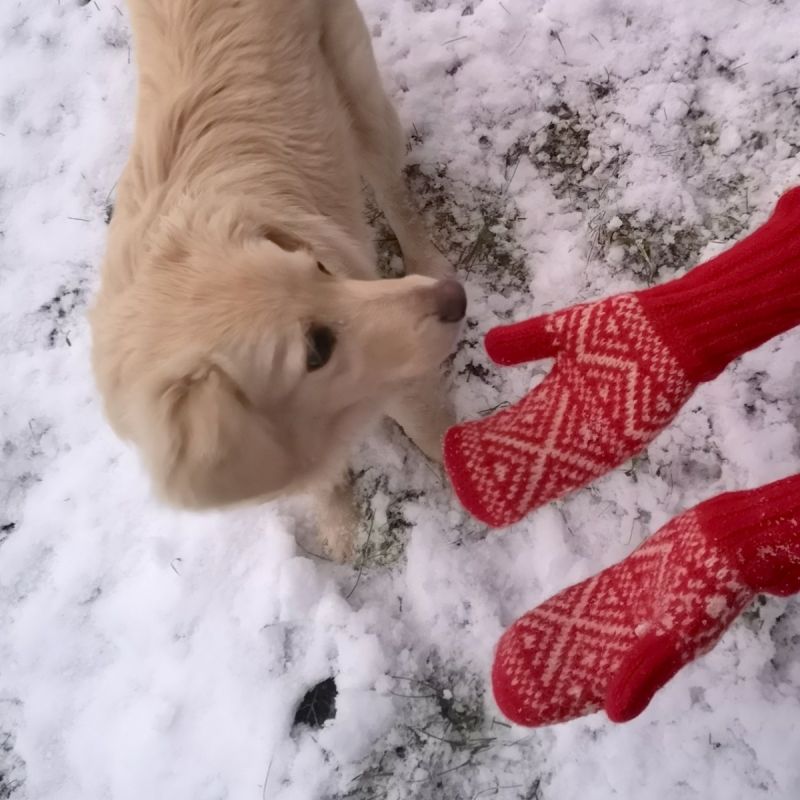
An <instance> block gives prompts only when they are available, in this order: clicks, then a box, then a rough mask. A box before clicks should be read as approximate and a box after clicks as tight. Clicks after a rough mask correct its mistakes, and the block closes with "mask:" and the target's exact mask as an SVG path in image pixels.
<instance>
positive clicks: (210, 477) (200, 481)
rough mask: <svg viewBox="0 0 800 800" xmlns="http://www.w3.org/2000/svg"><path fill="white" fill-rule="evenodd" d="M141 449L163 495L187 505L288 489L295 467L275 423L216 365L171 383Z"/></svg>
mask: <svg viewBox="0 0 800 800" xmlns="http://www.w3.org/2000/svg"><path fill="white" fill-rule="evenodd" d="M158 403H159V408H158V412H157V417H158V419H157V425H156V430H154V431H152V434H151V435H150V436H149V437H148V438H149V442H148V444H149V446H147V447H145V450H146V452H147V454H148V456H149V460H150V462H151V467H152V469H153V472H154V474H155V475H157V476H158V477H159V484H160V488H161V490H162V493H163V494H164V496H165V498H166V499H167V500H169V501H171V502H174V503H177V504H179V505H182V506H188V507H192V508H203V507H210V506H216V505H224V504H228V503H235V502H238V501H241V500H245V499H250V498H255V497H258V496H264V495H269V494H271V493H273V492H278V491H280V490H282V489H284V488H286V487H287V486H288V485H289V484H290V483H291V482H292V481H293V480H294V479H295V478H296V469H295V465H294V464H293V460H292V458H291V456H290V453H289V452H288V449H287V448H286V447H285V446H284V444H283V443H282V442H281V440H280V437H279V435H278V431H277V428H276V426H274V425H273V424H272V423H271V421H270V420H269V419H268V418H267V416H266V415H265V414H263V413H261V412H259V411H258V409H255V408H254V407H253V406H252V404H251V403H250V402H249V400H248V398H247V397H246V396H245V394H244V393H243V392H242V390H241V389H240V388H239V386H238V385H237V384H236V382H235V381H234V380H233V379H232V378H231V377H230V376H229V375H228V374H227V373H226V372H225V371H224V370H223V369H221V368H220V367H218V366H209V367H206V368H203V369H201V370H197V371H195V372H194V373H192V374H191V375H188V376H186V377H185V378H183V379H182V380H179V381H175V382H173V383H171V384H170V385H169V386H168V387H167V388H166V389H165V390H164V391H163V392H162V393H161V396H160V398H159V400H158Z"/></svg>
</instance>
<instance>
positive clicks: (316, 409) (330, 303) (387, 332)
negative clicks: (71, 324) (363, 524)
mask: <svg viewBox="0 0 800 800" xmlns="http://www.w3.org/2000/svg"><path fill="white" fill-rule="evenodd" d="M142 262H143V263H140V264H138V265H137V269H136V272H135V277H134V279H133V281H132V282H131V283H130V285H128V286H127V287H125V288H124V289H121V290H119V291H114V292H112V291H109V290H106V289H104V290H103V291H102V292H101V295H100V298H99V300H98V303H97V304H96V307H95V309H94V310H93V314H92V322H93V334H94V366H95V373H96V375H97V379H98V383H99V385H100V388H101V391H102V393H103V395H104V398H105V402H106V409H107V412H108V415H109V417H110V419H111V421H112V424H113V425H114V427H115V429H116V430H117V431H118V432H119V433H120V434H121V435H122V436H124V437H125V438H129V439H131V440H133V441H134V442H135V443H136V444H137V446H138V447H139V449H140V450H141V452H142V454H143V456H144V460H145V463H146V464H147V466H148V468H149V470H150V472H151V474H152V475H153V477H154V480H155V484H156V487H157V488H158V490H159V491H160V493H161V494H162V495H163V496H164V497H166V499H168V500H170V501H171V502H174V503H177V504H179V505H183V506H188V507H206V506H213V505H222V504H226V503H233V502H238V501H242V500H246V499H250V498H256V497H268V496H271V495H276V494H279V493H283V492H287V491H292V490H294V489H297V488H302V485H303V483H304V482H305V481H307V480H309V479H311V478H313V477H315V476H318V475H319V474H320V473H321V472H323V471H325V470H326V469H328V468H329V466H330V465H331V463H332V462H335V461H336V460H337V459H340V458H341V456H342V450H343V448H345V447H346V446H347V444H348V443H349V442H350V441H351V440H352V437H353V434H354V433H355V429H357V428H358V427H359V426H360V425H363V424H364V423H365V422H368V421H370V417H371V416H372V415H373V414H374V410H376V409H379V408H380V406H381V402H382V401H383V400H384V399H386V398H387V397H389V396H391V395H392V394H393V393H395V392H398V391H402V389H403V386H404V385H405V384H406V383H407V382H408V381H410V380H413V379H415V378H417V377H420V376H422V375H424V374H425V373H429V372H430V371H431V370H433V369H435V368H436V367H437V366H438V365H439V364H440V363H441V362H442V361H443V360H444V359H445V358H446V357H447V356H448V354H449V353H450V352H451V350H452V348H453V346H454V344H455V341H456V338H457V335H458V330H459V324H458V323H459V322H460V320H461V319H462V318H463V316H464V312H465V308H466V299H465V295H464V291H463V289H462V288H461V286H460V285H459V284H458V283H456V282H455V281H436V280H433V279H431V278H423V277H417V276H414V277H405V278H400V279H395V280H353V279H351V278H348V277H346V276H345V275H344V274H341V273H340V272H339V271H338V270H337V268H336V266H334V265H331V264H326V263H325V262H323V261H322V260H320V258H319V256H318V254H316V253H314V252H312V251H311V250H310V249H308V248H306V247H304V246H302V245H301V244H300V243H298V242H297V241H295V240H293V239H292V238H291V237H284V236H280V235H277V236H276V235H271V236H267V235H264V234H261V235H247V234H246V233H245V234H242V235H225V236H222V237H220V236H215V235H212V234H208V235H205V236H201V237H197V236H192V237H188V236H187V235H186V234H184V233H180V232H175V231H173V232H172V233H170V234H169V235H165V236H164V237H162V240H161V243H160V245H159V246H158V247H154V248H152V249H151V250H150V251H149V252H148V253H147V255H146V257H144V258H143V260H142Z"/></svg>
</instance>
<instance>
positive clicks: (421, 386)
mask: <svg viewBox="0 0 800 800" xmlns="http://www.w3.org/2000/svg"><path fill="white" fill-rule="evenodd" d="M387 413H388V415H389V416H390V417H391V418H392V419H393V420H394V421H395V422H396V423H397V424H398V425H399V426H400V427H401V428H402V429H403V431H405V433H406V435H407V436H408V437H409V439H411V441H412V442H414V444H415V445H416V446H417V447H419V449H420V450H422V452H423V453H425V455H426V456H428V458H430V459H431V460H433V461H436V462H439V463H440V462H441V461H442V442H443V441H444V434H445V431H446V430H447V429H448V428H449V427H450V426H451V425H453V424H454V423H455V414H454V412H453V406H452V404H451V402H450V399H449V398H448V396H447V392H446V390H445V383H444V378H443V376H442V375H441V374H440V372H439V371H438V370H437V371H436V372H435V373H432V374H430V375H427V376H425V377H424V378H419V379H417V380H416V381H412V382H411V383H410V384H409V385H407V386H406V387H404V388H403V390H402V391H401V392H400V393H398V394H397V395H396V396H395V397H393V398H392V400H391V401H390V403H389V406H388V408H387Z"/></svg>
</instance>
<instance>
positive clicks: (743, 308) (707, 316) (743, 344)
mask: <svg viewBox="0 0 800 800" xmlns="http://www.w3.org/2000/svg"><path fill="white" fill-rule="evenodd" d="M637 296H638V298H639V300H640V302H641V305H642V308H643V309H644V311H645V313H646V314H647V317H648V319H649V320H650V321H651V323H652V324H653V326H654V328H655V329H656V330H657V331H658V332H659V333H660V334H661V336H662V338H663V339H664V340H665V341H666V342H667V343H668V345H669V346H670V349H671V350H672V353H673V355H674V356H675V358H676V359H677V360H678V362H679V363H680V364H681V366H682V367H683V368H684V370H685V371H686V375H687V377H688V378H689V380H691V381H692V382H695V383H700V382H702V381H708V380H711V379H712V378H715V377H716V376H717V375H719V373H720V372H722V370H723V369H724V368H725V367H726V366H727V365H728V364H729V363H730V362H731V361H733V360H734V359H735V358H737V357H738V356H740V355H742V354H743V353H746V352H747V351H748V350H752V349H754V348H756V347H758V346H759V345H761V344H763V343H764V342H766V341H768V340H769V339H771V338H772V337H774V336H777V335H778V334H780V333H783V332H784V331H787V330H789V329H790V328H793V327H794V326H795V325H798V324H800V188H796V189H792V190H791V191H789V192H787V193H786V194H785V195H783V197H781V199H780V200H779V201H778V205H777V207H776V209H775V212H774V213H773V215H772V216H771V217H770V219H769V220H768V221H767V222H766V223H765V224H764V225H762V226H761V227H760V228H758V229H757V230H756V231H755V232H754V233H752V234H751V235H750V236H748V237H747V238H745V239H743V240H742V241H740V242H739V243H738V244H736V245H734V246H733V247H732V248H731V249H729V250H727V251H725V252H724V253H721V254H720V255H719V256H717V257H716V258H714V259H712V260H711V261H708V262H706V263H705V264H701V265H700V266H698V267H695V268H694V269H693V270H691V272H689V273H688V274H687V275H685V276H684V277H682V278H679V279H677V280H673V281H670V282H669V283H666V284H663V285H662V286H656V287H654V288H652V289H647V290H645V291H643V292H639V293H638V295H637Z"/></svg>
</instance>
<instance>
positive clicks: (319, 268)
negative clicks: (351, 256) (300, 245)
mask: <svg viewBox="0 0 800 800" xmlns="http://www.w3.org/2000/svg"><path fill="white" fill-rule="evenodd" d="M317 269H318V270H319V271H320V272H324V273H325V274H326V275H331V277H332V276H333V273H332V272H331V271H330V270H329V269H328V268H327V267H326V266H325V265H324V264H323V263H322V262H321V261H317Z"/></svg>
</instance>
